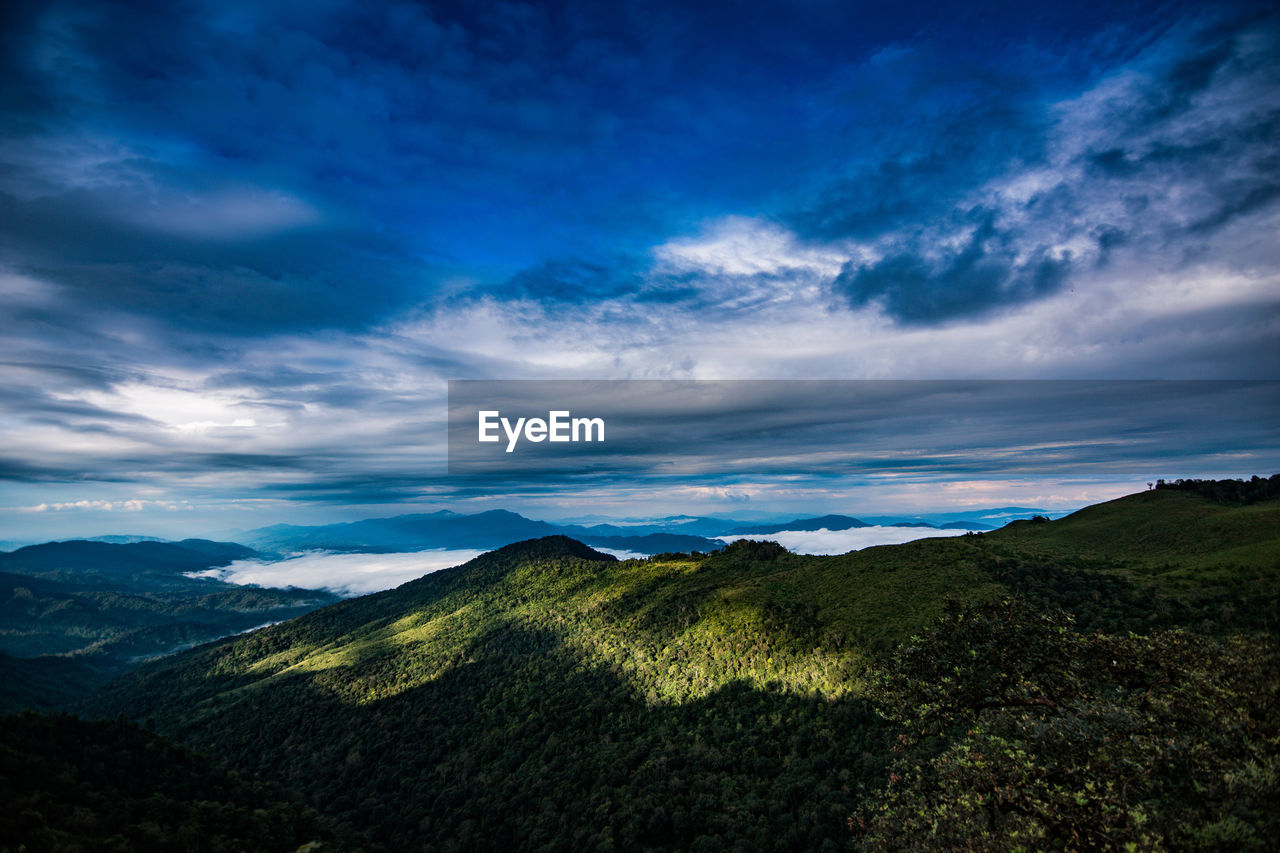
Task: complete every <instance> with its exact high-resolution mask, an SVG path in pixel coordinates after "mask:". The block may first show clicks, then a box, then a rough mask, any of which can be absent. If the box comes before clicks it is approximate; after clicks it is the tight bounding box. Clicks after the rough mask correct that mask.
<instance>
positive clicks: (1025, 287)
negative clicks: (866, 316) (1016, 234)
mask: <svg viewBox="0 0 1280 853" xmlns="http://www.w3.org/2000/svg"><path fill="white" fill-rule="evenodd" d="M1010 236H1011V235H1008V234H1001V233H1000V232H998V231H997V230H996V228H995V227H994V225H993V224H992V218H991V217H990V216H989V215H988V216H986V217H985V218H984V221H983V222H982V224H981V225H979V226H978V227H977V229H976V230H975V231H974V233H973V236H972V237H971V238H970V240H969V242H968V243H967V244H966V245H964V246H963V247H961V248H960V250H959V251H956V252H951V253H947V254H945V255H943V257H941V258H939V259H936V260H935V259H930V258H925V257H922V256H921V254H919V253H917V252H910V251H908V252H897V253H895V254H892V255H890V256H888V257H886V258H884V259H883V260H880V261H878V262H877V263H875V264H871V265H869V266H857V265H855V264H853V263H847V264H845V266H844V269H843V270H841V272H840V275H839V276H837V277H836V280H835V288H836V289H837V290H838V291H840V292H842V293H844V294H845V295H846V296H847V297H848V299H849V302H850V303H851V304H853V305H855V306H858V307H861V306H864V305H866V304H868V303H870V302H873V301H877V300H878V301H882V303H883V305H884V307H885V309H886V310H887V311H888V313H889V314H891V315H892V316H894V317H896V318H897V319H899V320H901V321H903V322H908V323H915V322H929V321H936V320H939V319H943V318H950V317H958V316H964V315H966V314H973V313H976V312H980V311H986V310H989V309H990V308H991V307H992V306H993V305H1008V304H1014V303H1017V302H1023V301H1026V300H1029V299H1033V298H1035V297H1037V296H1042V295H1044V294H1046V293H1051V292H1052V291H1054V290H1056V289H1057V288H1058V287H1059V286H1060V285H1061V284H1062V282H1063V281H1064V280H1065V279H1066V277H1067V274H1068V272H1069V271H1070V267H1071V262H1070V259H1069V258H1055V257H1050V256H1049V255H1048V254H1047V253H1046V252H1045V251H1044V250H1043V249H1041V250H1039V251H1038V252H1036V253H1035V254H1033V255H1032V256H1031V257H1029V258H1019V257H1018V254H1019V250H1018V248H1017V247H1016V246H1015V245H1011V243H1012V241H1011V240H1010Z"/></svg>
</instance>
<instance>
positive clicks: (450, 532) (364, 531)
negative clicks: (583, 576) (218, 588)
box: [244, 509, 561, 553]
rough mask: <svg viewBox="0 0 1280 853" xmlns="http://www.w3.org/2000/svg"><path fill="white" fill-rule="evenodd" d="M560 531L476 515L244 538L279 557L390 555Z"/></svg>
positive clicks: (510, 517) (279, 528) (511, 516)
mask: <svg viewBox="0 0 1280 853" xmlns="http://www.w3.org/2000/svg"><path fill="white" fill-rule="evenodd" d="M560 532H561V530H560V528H559V527H557V526H555V525H553V524H548V523H547V522H545V521H534V520H532V519H529V518H525V517H524V516H522V515H519V514H518V513H514V512H508V511H506V510H501V509H495V510H489V511H488V512H481V513H476V514H474V515H458V514H457V513H453V512H448V511H444V512H436V513H426V514H423V513H415V514H411V515H398V516H394V517H392V518H369V519H365V520H363V521H353V522H347V523H344V524H324V525H318V526H310V527H302V526H297V525H291V524H277V525H273V526H271V527H264V528H260V529H258V530H251V531H248V532H247V533H246V534H245V537H244V538H245V541H246V542H249V543H250V544H252V545H253V546H254V547H256V548H258V549H260V550H265V551H274V552H279V553H287V552H291V551H305V550H324V551H355V552H366V553H389V552H397V551H418V550H423V549H426V548H497V547H501V546H503V545H507V544H510V543H511V542H515V541H519V540H521V539H530V538H536V537H539V536H553V535H555V534H558V533H560Z"/></svg>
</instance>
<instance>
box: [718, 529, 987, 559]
mask: <svg viewBox="0 0 1280 853" xmlns="http://www.w3.org/2000/svg"><path fill="white" fill-rule="evenodd" d="M968 532H969V531H968V530H935V529H930V528H927V527H875V526H873V527H858V528H855V529H853V530H827V529H825V528H824V529H822V530H781V531H779V532H777V533H769V534H767V535H766V534H761V535H759V536H756V535H746V536H719V537H717V538H718V539H722V540H724V541H725V542H726V543H728V542H732V541H734V540H735V539H755V540H756V541H761V542H763V541H766V540H768V541H772V542H777V543H778V544H779V545H781V546H782V547H784V548H786V549H787V550H788V551H792V552H794V553H796V554H847V553H849V552H850V551H861V550H862V549H863V548H873V547H875V546H877V545H898V544H901V543H903V542H914V541H916V540H917V539H932V538H935V537H939V536H963V535H964V534H966V533H968Z"/></svg>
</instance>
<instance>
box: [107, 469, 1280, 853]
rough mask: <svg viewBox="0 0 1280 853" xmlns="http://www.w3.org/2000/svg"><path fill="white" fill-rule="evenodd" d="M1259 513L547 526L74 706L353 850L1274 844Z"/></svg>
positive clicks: (1143, 498)
mask: <svg viewBox="0 0 1280 853" xmlns="http://www.w3.org/2000/svg"><path fill="white" fill-rule="evenodd" d="M1278 512H1280V505H1277V504H1276V503H1275V502H1266V501H1263V502H1258V503H1255V504H1251V505H1244V506H1226V505H1221V504H1217V503H1215V502H1210V501H1207V500H1206V499H1204V498H1202V497H1200V496H1198V495H1195V494H1190V493H1186V492H1183V491H1178V490H1159V491H1150V492H1145V493H1141V494H1138V495H1133V496H1130V497H1128V498H1124V499H1121V500H1119V501H1113V502H1110V503H1108V504H1104V505H1100V506H1098V507H1093V508H1090V509H1088V510H1084V511H1082V512H1080V513H1076V514H1074V515H1072V516H1070V517H1068V518H1065V519H1060V520H1058V521H1043V522H1038V523H1037V522H1022V523H1018V524H1014V525H1011V526H1009V527H1007V528H1005V529H1003V530H1001V531H997V532H993V533H984V534H981V535H970V536H962V537H958V538H950V539H928V540H921V541H918V542H913V543H908V544H906V545H899V546H885V547H880V548H871V549H866V550H864V551H860V552H856V553H852V554H847V555H843V556H839V557H804V556H799V555H794V554H790V553H788V552H786V551H785V550H784V549H782V548H781V547H780V546H778V545H776V544H774V543H768V542H747V541H741V542H738V543H735V544H734V545H732V546H730V547H728V548H726V549H724V550H722V551H719V552H716V553H713V554H693V553H689V554H664V555H659V556H658V557H654V558H650V559H645V560H628V561H618V560H615V559H613V558H611V557H608V556H607V555H603V554H599V553H597V552H595V551H592V550H591V549H590V548H589V547H587V546H585V545H582V544H581V543H579V542H575V541H573V540H571V539H567V538H564V537H548V538H544V539H540V540H535V541H530V542H524V543H519V544H517V545H513V546H509V547H507V548H503V549H500V550H498V551H495V552H492V553H489V554H486V555H484V556H482V557H480V558H477V559H476V560H474V561H472V562H471V563H468V564H466V565H464V566H460V567H458V568H456V569H451V570H447V571H443V572H438V573H435V574H431V575H427V576H425V577H423V578H421V579H419V580H417V581H413V582H411V583H409V584H406V585H404V586H402V587H400V588H399V589H396V590H392V591H389V592H385V593H380V594H378V595H372V596H367V597H364V598H361V599H354V600H350V601H344V602H342V603H339V604H337V605H334V606H331V607H326V608H324V609H322V610H318V611H315V612H312V613H309V614H307V615H305V616H302V617H300V618H298V619H295V620H292V621H291V622H289V623H286V624H282V625H278V626H275V627H274V628H271V629H267V630H263V631H258V632H255V633H253V634H250V635H246V636H244V637H238V638H232V639H228V640H226V641H223V642H221V643H219V644H216V645H213V646H208V647H205V648H202V649H197V650H193V651H191V652H187V653H185V654H182V655H179V656H176V657H173V658H166V659H162V660H160V661H156V662H154V663H152V664H149V665H147V666H145V667H143V668H142V669H140V670H138V671H137V672H135V673H133V674H132V675H130V676H128V677H126V678H124V679H122V680H121V681H119V682H117V683H116V684H115V685H113V686H112V687H111V688H110V689H109V690H108V691H106V692H105V693H104V694H102V696H100V697H99V698H98V699H97V700H96V704H95V705H94V708H95V709H96V710H98V711H99V712H102V713H108V714H115V713H118V712H124V713H127V714H129V715H130V716H133V717H135V718H138V719H145V718H148V717H154V718H155V720H156V723H157V726H158V728H159V729H160V730H162V731H166V732H169V733H171V734H173V735H176V736H177V737H179V738H180V739H182V740H183V741H185V742H188V743H191V744H193V745H196V746H198V747H200V748H202V749H205V750H207V751H209V752H210V753H211V754H214V755H216V756H218V757H219V758H221V759H222V760H224V761H226V762H227V763H228V764H229V765H230V766H232V767H234V768H237V769H238V770H240V771H242V772H250V773H256V774H260V775H261V776H263V777H265V778H269V779H273V780H275V781H278V782H280V783H282V784H286V785H289V786H291V787H293V788H296V789H297V790H299V791H301V792H302V793H303V794H305V796H306V797H307V799H308V801H309V802H310V803H311V804H312V805H313V806H315V807H316V808H318V809H319V810H321V811H322V812H324V813H326V814H328V815H330V816H332V817H333V818H334V819H336V820H337V821H338V822H339V823H340V824H341V825H342V826H343V827H344V828H346V829H347V830H349V831H355V832H365V833H368V837H369V839H370V844H371V846H373V847H375V848H376V847H382V848H385V849H396V850H399V849H453V848H457V849H468V848H476V847H481V848H488V847H504V848H512V849H549V848H557V849H561V848H563V849H580V848H602V849H609V848H615V849H707V850H714V849H761V848H763V849H779V850H813V849H830V848H835V849H839V848H844V847H849V846H855V847H856V846H860V845H861V846H868V847H871V848H877V849H887V848H894V849H896V848H898V847H908V848H909V847H922V848H937V847H948V846H958V847H965V846H969V847H974V848H991V849H1011V848H1013V847H1016V846H1018V845H1022V846H1024V847H1026V848H1028V849H1035V848H1041V847H1052V846H1057V847H1061V848H1063V849H1090V848H1094V847H1108V846H1115V847H1121V846H1125V845H1126V844H1132V845H1133V846H1134V848H1135V849H1158V848H1170V849H1198V848H1202V847H1206V846H1212V845H1213V844H1221V845H1222V846H1224V847H1229V846H1233V845H1234V846H1236V847H1240V846H1246V847H1247V846H1249V845H1251V844H1252V845H1255V846H1263V845H1266V844H1272V845H1274V842H1275V841H1276V839H1277V833H1278V831H1280V830H1278V828H1277V826H1276V824H1275V823H1274V821H1273V820H1272V819H1271V818H1270V817H1269V815H1272V814H1275V813H1277V810H1276V809H1274V808H1272V806H1273V805H1274V798H1275V779H1276V773H1277V765H1276V756H1277V735H1276V727H1275V719H1276V715H1275V700H1276V695H1275V693H1276V684H1277V667H1276V660H1275V653H1274V650H1273V648H1272V646H1271V645H1269V643H1270V642H1271V640H1270V635H1269V634H1267V633H1266V631H1267V630H1268V628H1269V625H1270V624H1271V622H1272V620H1273V619H1274V615H1273V614H1274V612H1275V598H1276V592H1277V591H1276V585H1275V583H1274V578H1275V576H1276V571H1277V564H1278V563H1280V559H1278V557H1280V524H1278V523H1276V522H1277V521H1278V520H1280V519H1278V517H1277V513H1278ZM886 780H892V783H891V784H886ZM966 839H968V840H966Z"/></svg>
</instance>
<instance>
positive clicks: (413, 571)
mask: <svg viewBox="0 0 1280 853" xmlns="http://www.w3.org/2000/svg"><path fill="white" fill-rule="evenodd" d="M482 553H484V552H483V551H475V550H468V549H459V550H438V551H415V552H413V553H410V554H330V553H323V552H314V553H308V554H303V555H302V556H299V557H292V558H290V559H287V560H279V561H276V562H264V561H261V560H236V561H235V562H234V563H231V564H230V565H228V566H225V567H223V568H219V569H210V570H208V571H206V572H197V573H195V574H194V575H193V576H197V577H216V578H217V579H219V580H223V581H226V582H228V583H235V584H242V585H245V586H264V587H281V588H282V587H290V586H295V587H300V588H303V589H327V590H329V591H330V592H333V593H336V594H338V595H343V596H356V595H367V594H369V593H371V592H380V591H382V590H384V589H392V588H394V587H397V586H400V585H401V584H403V583H407V582H408V581H411V580H414V579H416V578H419V577H422V576H423V575H426V574H430V573H431V572H438V571H440V570H441V569H447V568H451V567H453V566H459V565H462V564H463V563H465V562H467V561H468V560H473V559H475V558H476V557H478V556H480V554H482Z"/></svg>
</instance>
